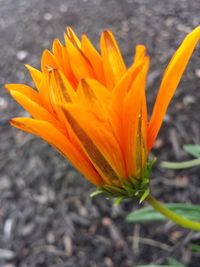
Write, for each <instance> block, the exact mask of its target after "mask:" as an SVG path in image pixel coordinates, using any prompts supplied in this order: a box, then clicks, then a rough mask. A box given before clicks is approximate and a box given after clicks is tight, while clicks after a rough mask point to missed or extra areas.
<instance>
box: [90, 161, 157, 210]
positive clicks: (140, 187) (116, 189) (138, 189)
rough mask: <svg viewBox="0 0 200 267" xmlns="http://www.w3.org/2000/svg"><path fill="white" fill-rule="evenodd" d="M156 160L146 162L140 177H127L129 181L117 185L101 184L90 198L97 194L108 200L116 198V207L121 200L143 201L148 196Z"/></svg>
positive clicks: (123, 180) (124, 180)
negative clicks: (137, 199) (103, 195)
mask: <svg viewBox="0 0 200 267" xmlns="http://www.w3.org/2000/svg"><path fill="white" fill-rule="evenodd" d="M155 161H156V159H155V158H154V159H152V160H151V161H150V162H147V164H146V166H145V167H144V169H143V170H142V171H141V175H140V177H133V176H132V177H129V180H126V179H120V183H119V185H116V184H110V185H109V184H103V185H102V186H101V187H99V188H98V189H97V191H95V192H94V193H92V194H91V196H92V197H94V196H97V195H99V194H105V195H106V197H108V198H116V200H115V205H118V204H119V203H120V202H121V201H122V200H123V199H129V198H133V197H137V198H139V202H140V203H141V202H142V201H144V200H145V198H146V197H147V196H148V195H149V178H150V173H151V169H152V166H153V164H154V163H155Z"/></svg>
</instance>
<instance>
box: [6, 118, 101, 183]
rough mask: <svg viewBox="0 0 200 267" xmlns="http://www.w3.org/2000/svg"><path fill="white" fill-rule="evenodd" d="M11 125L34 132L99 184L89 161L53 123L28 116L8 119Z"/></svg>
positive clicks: (96, 174) (98, 178)
mask: <svg viewBox="0 0 200 267" xmlns="http://www.w3.org/2000/svg"><path fill="white" fill-rule="evenodd" d="M10 123H11V125H13V126H14V127H16V128H19V129H21V130H23V131H27V132H29V133H32V134H35V135H37V136H39V137H41V138H42V139H44V140H46V141H47V142H48V143H49V144H51V145H52V146H54V147H55V148H56V149H57V150H58V151H59V152H61V153H62V154H63V155H64V156H65V157H67V158H68V159H69V161H71V163H72V164H73V165H74V166H75V167H76V168H77V169H78V170H79V171H80V172H81V173H83V174H84V175H85V177H86V178H88V179H89V180H90V182H92V183H93V184H95V185H97V186H100V185H101V183H102V181H101V178H100V176H99V174H98V173H97V172H96V170H95V169H94V167H93V166H92V165H91V163H90V162H89V161H88V160H87V158H86V157H84V155H82V154H80V153H79V151H78V150H76V148H75V147H74V146H73V144H72V143H70V142H69V141H68V139H67V138H66V137H65V136H64V135H63V133H62V132H60V131H59V130H58V129H57V128H56V127H55V126H54V125H52V124H51V123H49V122H47V121H42V120H35V119H29V118H16V119H12V120H11V121H10Z"/></svg>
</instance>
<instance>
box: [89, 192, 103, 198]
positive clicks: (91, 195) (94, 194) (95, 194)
mask: <svg viewBox="0 0 200 267" xmlns="http://www.w3.org/2000/svg"><path fill="white" fill-rule="evenodd" d="M103 193H104V192H103V191H102V190H96V191H94V192H92V193H91V194H90V197H96V196H98V195H101V194H103Z"/></svg>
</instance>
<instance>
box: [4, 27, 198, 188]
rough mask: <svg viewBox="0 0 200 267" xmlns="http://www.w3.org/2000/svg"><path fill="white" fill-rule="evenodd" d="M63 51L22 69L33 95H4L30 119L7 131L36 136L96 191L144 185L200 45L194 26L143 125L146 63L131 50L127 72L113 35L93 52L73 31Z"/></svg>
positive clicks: (23, 88) (142, 52) (22, 89)
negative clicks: (160, 136)
mask: <svg viewBox="0 0 200 267" xmlns="http://www.w3.org/2000/svg"><path fill="white" fill-rule="evenodd" d="M64 38H65V45H62V44H61V43H60V41H59V40H57V39H56V40H55V41H54V42H53V48H52V52H50V51H48V50H45V51H44V53H43V55H42V60H41V71H39V70H37V69H35V68H33V67H31V66H29V65H27V66H26V67H27V69H28V70H29V72H30V75H31V77H32V79H33V81H34V84H35V87H36V90H35V89H32V88H31V87H29V86H27V85H23V84H8V85H6V88H7V89H8V91H9V92H10V94H11V95H12V96H13V98H15V100H16V101H18V102H19V104H20V105H22V106H23V107H24V108H25V109H26V110H27V111H28V112H29V113H30V114H31V116H32V118H15V119H12V120H11V124H12V125H13V126H15V127H17V128H19V129H21V130H24V131H27V132H29V133H32V134H35V135H37V136H40V137H41V138H43V139H44V140H46V141H47V142H48V143H50V144H51V145H52V146H54V147H55V148H56V149H57V150H59V151H60V152H61V153H62V154H63V155H64V156H65V157H66V158H68V159H69V160H70V161H71V163H72V164H73V165H74V166H75V167H76V168H77V169H78V170H79V171H80V172H81V173H83V174H84V176H85V177H87V178H88V179H89V180H90V181H91V182H92V183H93V184H95V185H96V186H98V187H102V186H105V185H106V186H110V188H112V186H113V188H115V189H116V187H117V188H119V189H120V188H122V187H123V186H124V185H125V186H126V185H130V183H132V184H134V181H135V184H137V183H139V182H140V181H142V180H143V178H144V176H145V175H146V174H145V170H146V166H147V164H148V155H149V152H150V150H151V149H152V146H153V144H154V141H155V139H156V137H157V134H158V131H159V129H160V127H161V124H162V121H163V118H164V115H165V112H166V109H167V107H168V105H169V102H170V100H171V98H172V96H173V95H174V92H175V90H176V88H177V86H178V83H179V81H180V79H181V76H182V74H183V72H184V70H185V68H186V65H187V63H188V61H189V59H190V57H191V55H192V53H193V50H194V48H195V46H196V44H197V42H198V40H199V38H200V26H199V27H197V28H196V29H194V30H193V31H192V32H191V33H190V34H188V35H187V36H186V38H185V39H184V41H183V43H182V44H181V45H180V47H179V48H178V50H177V51H176V53H175V54H174V56H173V57H172V59H171V61H170V63H169V65H168V67H167V69H166V71H165V73H164V76H163V79H162V82H161V85H160V88H159V91H158V95H157V98H156V101H155V105H154V108H153V113H152V115H151V118H150V121H149V122H148V115H147V105H146V96H145V86H146V76H147V72H148V68H149V57H148V56H147V55H146V49H145V47H144V46H143V45H138V46H136V52H135V56H134V61H133V64H132V65H131V67H129V68H127V67H126V65H125V63H124V61H123V58H122V56H121V53H120V50H119V47H118V45H117V43H116V40H115V38H114V36H113V34H112V32H111V31H109V30H106V31H104V32H103V33H102V35H101V38H100V51H101V53H99V52H98V51H97V50H96V49H95V48H94V46H93V45H92V43H91V42H90V40H89V39H88V38H87V36H86V35H85V34H83V35H82V39H81V40H79V39H78V37H77V36H76V35H75V33H74V32H73V30H72V29H71V28H67V32H66V34H65V35H64Z"/></svg>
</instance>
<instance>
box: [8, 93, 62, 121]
mask: <svg viewBox="0 0 200 267" xmlns="http://www.w3.org/2000/svg"><path fill="white" fill-rule="evenodd" d="M10 94H11V95H12V97H13V98H14V99H15V100H16V101H17V102H18V103H19V104H20V105H21V106H22V107H23V108H24V109H25V110H27V111H28V112H29V113H30V114H31V115H32V116H33V117H34V118H37V119H41V120H46V121H49V122H52V123H54V124H58V121H56V119H55V118H54V117H53V116H52V115H51V114H50V113H49V112H48V111H47V110H46V109H45V108H44V107H42V106H41V105H39V104H38V103H37V102H35V101H33V100H32V99H30V98H29V97H27V96H26V95H24V94H22V93H21V92H19V91H15V90H10Z"/></svg>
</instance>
